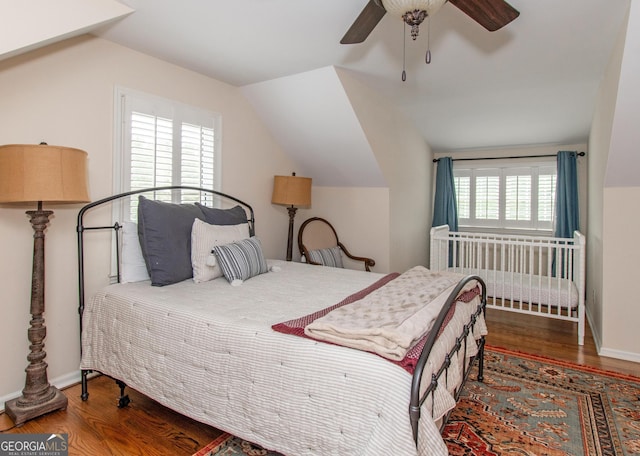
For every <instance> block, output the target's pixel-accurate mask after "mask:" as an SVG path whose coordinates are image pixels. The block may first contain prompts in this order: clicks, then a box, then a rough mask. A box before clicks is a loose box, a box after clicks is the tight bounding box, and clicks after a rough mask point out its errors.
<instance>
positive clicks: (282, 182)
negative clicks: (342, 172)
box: [271, 173, 311, 261]
mask: <svg viewBox="0 0 640 456" xmlns="http://www.w3.org/2000/svg"><path fill="white" fill-rule="evenodd" d="M271 203H273V204H280V205H282V206H288V207H287V210H288V212H289V237H288V238H287V261H291V258H292V257H293V219H294V217H295V216H296V211H297V210H298V208H297V207H296V206H311V178H310V177H297V176H296V173H292V174H291V176H274V177H273V195H272V197H271Z"/></svg>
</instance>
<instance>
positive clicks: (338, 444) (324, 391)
mask: <svg viewBox="0 0 640 456" xmlns="http://www.w3.org/2000/svg"><path fill="white" fill-rule="evenodd" d="M158 190H159V189H149V190H140V191H135V192H127V193H124V194H120V195H114V196H112V197H109V198H105V199H103V200H100V201H96V202H94V203H90V204H89V205H87V206H85V207H84V208H82V209H81V211H80V212H79V214H78V227H77V231H78V261H79V268H78V270H79V300H80V303H79V312H80V325H81V350H82V359H81V366H80V367H81V371H82V398H83V400H88V399H89V392H88V386H89V382H88V381H87V378H88V375H89V374H90V373H92V372H97V373H101V374H104V375H108V376H110V377H112V378H114V379H115V380H116V381H117V382H118V383H119V384H120V385H121V387H122V388H123V392H122V395H121V398H120V405H121V406H126V404H127V401H128V399H127V398H126V395H125V394H124V386H125V385H126V386H128V387H131V388H133V389H135V390H138V391H140V392H141V393H143V394H145V395H147V396H149V397H151V398H152V399H154V400H156V401H158V402H159V403H161V404H163V405H165V406H167V407H169V408H172V409H174V410H176V411H178V412H179V413H182V414H184V415H186V416H189V417H191V418H193V419H196V420H198V421H201V422H204V423H207V424H210V425H212V426H214V427H216V428H218V429H221V430H224V431H226V432H230V433H232V434H234V435H237V436H239V437H241V438H244V439H246V440H249V441H252V442H254V443H257V444H259V445H261V446H263V447H265V448H268V449H271V450H274V451H278V452H280V453H283V454H286V455H298V454H299V455H312V454H313V455H330V454H334V455H345V454H349V455H372V456H373V455H380V454H389V453H390V452H392V453H393V454H397V455H446V454H447V449H446V446H445V444H444V442H443V440H442V438H441V436H440V430H441V427H442V426H443V425H444V422H445V421H446V417H447V416H448V413H449V412H450V410H451V409H452V408H453V407H454V406H455V401H456V399H457V394H458V393H459V391H460V389H461V386H462V384H463V382H464V381H465V380H466V378H467V377H468V374H469V371H470V369H469V366H470V363H471V362H473V360H474V359H478V360H479V364H480V371H479V372H480V374H479V378H480V379H482V369H481V367H482V362H481V361H482V353H483V348H484V335H485V334H486V326H485V323H484V305H485V302H486V299H485V293H484V283H483V281H482V279H481V278H480V277H477V276H461V275H459V274H451V273H446V272H444V273H443V272H433V271H429V270H428V269H426V268H423V267H416V268H411V269H410V270H409V271H405V272H403V273H402V274H397V273H396V274H377V273H371V272H369V273H368V272H362V271H354V270H349V269H339V268H330V267H324V266H313V265H307V264H302V263H294V262H284V261H278V260H264V261H265V267H266V272H263V273H259V274H256V275H254V276H251V277H249V278H242V279H238V278H235V279H234V278H233V274H232V275H231V276H232V277H227V276H226V271H224V268H223V263H224V261H223V259H224V254H226V253H229V250H228V249H229V248H230V247H234V248H235V247H236V246H238V245H241V244H242V243H243V242H245V241H246V239H242V240H239V241H233V242H230V243H228V244H219V245H216V246H215V247H214V249H213V250H215V251H216V255H215V256H216V258H217V259H218V261H219V266H220V267H221V269H223V271H222V273H223V275H222V276H221V277H215V278H210V279H209V280H200V281H197V280H196V276H197V275H198V274H197V273H196V269H194V270H193V271H194V277H191V278H187V279H184V280H180V281H177V282H175V283H171V284H165V285H164V286H151V283H153V282H154V280H155V278H154V276H153V275H152V277H151V279H150V280H137V281H123V280H122V276H123V273H124V272H125V271H121V270H120V268H121V265H122V264H123V260H124V259H123V258H121V257H120V255H121V254H120V253H118V254H117V255H115V257H116V259H117V260H116V267H115V268H116V270H117V271H116V273H115V277H116V278H119V283H118V279H116V282H117V283H113V284H110V285H107V286H105V287H103V288H101V289H99V290H98V291H96V292H95V293H93V292H91V295H92V297H91V299H88V298H87V299H86V298H85V293H87V286H86V283H85V282H86V280H87V278H86V277H85V262H86V258H87V256H88V255H89V253H88V251H87V250H89V249H88V248H87V247H88V244H96V243H95V242H89V243H88V242H87V239H85V238H86V237H87V236H93V234H91V233H94V232H97V231H101V230H109V231H111V232H113V235H112V236H113V238H114V242H113V244H114V245H115V246H117V248H116V250H117V251H120V250H122V248H121V247H122V244H123V243H124V242H123V241H124V234H123V231H124V230H123V226H124V225H123V224H121V223H118V222H116V223H114V224H113V225H110V224H104V225H103V224H100V223H98V224H97V225H95V226H93V225H91V224H90V223H89V222H87V221H86V220H85V217H86V216H87V213H88V212H90V211H92V210H93V209H94V208H98V207H101V206H103V205H105V204H112V203H114V202H116V201H119V200H120V199H124V198H131V197H132V196H133V197H135V196H138V195H139V194H142V193H157V192H158ZM162 190H163V191H167V190H168V191H171V192H175V191H185V190H188V191H195V192H198V193H200V194H206V199H209V198H212V197H215V199H216V201H217V199H222V200H229V199H230V198H231V199H230V200H231V201H232V202H233V203H234V204H238V205H240V206H242V207H243V209H244V210H245V211H246V214H247V216H246V219H245V221H244V223H243V224H247V225H248V231H249V236H250V237H249V239H254V238H255V228H254V219H253V210H252V209H251V207H250V206H249V205H247V204H246V203H243V202H242V201H240V200H238V199H235V198H232V197H229V196H228V195H224V194H221V193H218V192H214V191H210V190H203V189H195V188H191V187H179V188H178V187H166V188H163V189H162ZM166 204H170V203H166ZM213 204H214V206H218V203H217V202H215V203H213ZM218 207H219V206H218ZM219 210H220V211H225V210H228V209H219ZM234 210H235V207H234ZM87 219H90V217H87ZM145 223H146V222H145ZM196 224H197V222H196V221H194V222H193V225H194V227H195V225H196ZM213 226H214V227H216V225H215V224H213ZM233 226H236V225H230V226H229V227H228V230H234V229H235V228H232V227H233ZM215 229H218V227H216V228H215ZM146 237H148V233H146V234H145V235H144V236H142V235H141V237H140V243H141V245H142V246H143V247H142V250H144V249H145V247H144V242H145V241H144V239H145V238H146ZM195 240H196V238H195V237H194V238H192V241H193V243H192V245H191V247H193V250H194V252H195V251H196V250H197V245H198V244H197V242H195ZM242 245H244V244H242ZM167 248H168V249H169V250H170V248H169V247H167ZM209 248H210V247H209ZM225 249H227V250H225ZM218 250H222V254H221V255H218V253H219V252H218ZM146 254H149V252H146V253H145V254H143V256H145V255H146ZM210 260H211V258H208V260H207V261H210ZM127 268H129V267H127ZM129 269H130V268H129ZM127 274H128V273H127ZM124 275H126V274H124ZM200 275H201V274H200ZM229 279H231V280H229ZM411 280H413V281H415V280H418V281H419V282H416V283H419V285H418V286H417V287H415V286H414V290H415V289H417V288H420V287H425V290H427V289H429V291H427V292H425V293H426V294H429V293H431V294H432V295H433V296H435V297H436V299H435V300H434V303H433V304H430V305H429V306H425V307H424V309H429V310H428V311H427V313H428V314H430V315H431V317H430V318H428V319H424V322H423V321H422V320H421V323H420V324H418V323H414V324H413V326H416V327H419V326H422V325H424V326H425V328H426V327H427V326H432V327H431V329H430V331H424V329H425V328H423V330H422V332H423V333H424V334H423V335H421V336H420V337H419V338H418V339H416V340H417V343H415V344H414V345H413V346H412V347H411V348H408V354H407V356H405V357H404V358H402V357H401V356H398V355H394V356H396V358H397V359H391V358H393V356H391V357H390V356H388V355H387V354H385V355H384V356H383V355H381V354H379V353H375V350H372V351H365V350H363V349H354V348H351V347H349V346H345V344H346V345H348V343H345V344H342V343H340V342H337V341H336V340H335V339H330V338H329V339H324V340H320V339H322V337H321V336H320V335H318V334H316V333H311V332H310V334H311V335H309V334H306V332H307V330H309V331H311V328H314V329H316V330H318V331H319V332H322V330H323V325H324V326H330V327H335V326H334V325H338V326H337V327H338V328H339V329H340V328H341V327H340V326H339V323H340V319H341V318H342V319H343V321H346V322H347V323H350V322H351V321H352V320H351V319H350V318H351V315H352V314H353V312H354V311H353V310H352V309H354V308H357V307H358V306H361V307H362V306H364V305H365V304H363V303H366V305H371V304H372V303H373V305H378V304H380V303H381V302H382V303H384V305H386V306H389V305H391V306H393V305H394V303H389V302H388V301H389V299H388V296H389V295H391V296H398V295H397V293H398V292H399V290H401V289H402V287H401V285H397V284H402V283H403V281H405V282H404V283H405V286H406V283H411ZM407 281H409V282H407ZM123 282H127V283H123ZM427 284H429V286H428V287H427ZM429 287H431V288H429ZM433 287H435V288H433ZM438 287H439V288H438ZM385 296H386V297H385ZM398 299H399V300H401V301H402V300H403V299H405V297H404V296H403V295H401V296H400V297H399V298H398ZM403 302H404V301H403ZM434 306H435V307H434ZM364 308H365V310H367V309H369V310H370V308H367V307H364ZM341 312H342V315H340V314H341ZM422 312H425V311H424V310H420V311H419V312H416V313H422ZM365 313H367V312H365ZM336 315H337V316H336ZM425 315H426V314H425ZM360 316H361V315H360ZM330 317H332V318H333V320H332V319H331V318H330ZM423 317H424V315H423ZM327 318H328V320H327ZM345 318H347V320H344V319H345ZM407 321H409V322H411V321H415V320H414V319H413V318H412V319H411V320H407ZM301 322H304V324H303V325H301ZM402 324H403V325H404V324H405V323H404V322H403V323H402ZM301 328H303V330H304V332H305V334H297V331H300V329H301ZM376 328H378V327H376ZM405 329H406V328H405V326H402V331H403V332H405ZM338 332H339V331H338ZM373 332H374V333H375V336H376V337H378V336H379V335H380V334H379V333H378V329H376V330H375V331H373ZM334 335H335V334H334ZM355 339H358V340H359V339H361V335H360V334H359V333H358V335H357V337H355ZM381 345H384V344H381ZM394 350H395V348H394ZM392 351H393V350H392ZM394 353H395V352H394ZM409 355H410V356H409ZM408 358H411V359H410V362H407V359H408Z"/></svg>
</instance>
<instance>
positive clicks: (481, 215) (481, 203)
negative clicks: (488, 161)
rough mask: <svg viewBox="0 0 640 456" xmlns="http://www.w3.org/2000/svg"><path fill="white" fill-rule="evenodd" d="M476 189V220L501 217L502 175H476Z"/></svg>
mask: <svg viewBox="0 0 640 456" xmlns="http://www.w3.org/2000/svg"><path fill="white" fill-rule="evenodd" d="M475 190H476V192H475V208H476V210H475V214H476V220H498V219H499V218H500V177H499V176H476V185H475Z"/></svg>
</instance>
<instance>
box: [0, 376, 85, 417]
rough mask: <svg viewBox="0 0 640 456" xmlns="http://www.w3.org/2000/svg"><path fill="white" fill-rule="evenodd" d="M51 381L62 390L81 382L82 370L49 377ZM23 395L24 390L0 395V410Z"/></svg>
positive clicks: (2, 410)
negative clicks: (5, 404)
mask: <svg viewBox="0 0 640 456" xmlns="http://www.w3.org/2000/svg"><path fill="white" fill-rule="evenodd" d="M49 383H50V384H52V385H53V386H55V387H56V388H58V389H60V390H61V389H64V388H66V387H68V386H71V385H75V384H76V383H80V371H79V370H77V371H75V372H70V373H68V374H65V375H62V376H60V377H56V378H54V379H49ZM21 395H22V390H20V391H16V392H14V393H10V394H7V395H6V396H3V397H0V407H2V408H1V409H0V412H4V403H5V402H7V401H10V400H11V399H15V398H17V397H20V396H21Z"/></svg>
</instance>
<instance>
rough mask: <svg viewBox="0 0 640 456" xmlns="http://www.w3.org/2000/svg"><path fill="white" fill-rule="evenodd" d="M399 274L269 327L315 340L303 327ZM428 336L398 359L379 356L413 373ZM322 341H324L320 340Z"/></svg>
mask: <svg viewBox="0 0 640 456" xmlns="http://www.w3.org/2000/svg"><path fill="white" fill-rule="evenodd" d="M399 275H400V274H399V273H397V272H393V273H391V274H387V275H386V276H384V277H382V278H381V279H379V280H378V281H376V282H374V283H373V284H371V285H369V286H368V287H367V288H364V289H362V290H360V291H358V292H356V293H354V294H352V295H350V296H347V297H346V298H345V299H343V300H342V301H340V302H339V303H337V304H334V305H332V306H329V307H327V308H326V309H322V310H319V311H317V312H314V313H312V314H309V315H305V316H304V317H300V318H295V319H293V320H289V321H285V322H282V323H278V324H275V325H273V326H272V327H271V328H272V329H273V330H274V331H278V332H281V333H284V334H293V335H294V336H300V337H304V338H306V339H312V340H316V339H313V338H312V337H309V336H307V335H306V334H305V333H304V328H305V327H306V326H307V325H308V324H310V323H311V322H313V321H315V320H316V319H318V318H320V317H323V316H325V315H326V314H328V313H329V312H331V311H332V310H334V309H337V308H339V307H342V306H345V305H347V304H351V303H353V302H355V301H359V300H360V299H362V298H364V297H365V296H367V295H368V294H369V293H371V292H372V291H374V290H377V289H378V288H380V287H382V286H384V285H386V284H387V283H389V282H391V281H392V280H393V279H395V278H396V277H398V276H399ZM479 294H480V287H479V286H476V287H475V288H473V289H472V290H469V291H466V292H464V293H461V294H460V295H459V296H458V299H457V300H456V301H461V302H470V301H471V300H472V299H473V298H475V297H476V296H478V295H479ZM455 309H456V303H455V302H454V303H453V305H452V306H451V308H450V309H449V312H447V316H446V318H445V320H444V322H443V324H442V326H441V327H440V329H439V330H438V336H440V334H441V333H442V331H443V330H444V328H446V326H447V325H448V324H449V322H450V321H451V319H452V318H453V314H454V312H455ZM428 336H429V333H427V334H425V335H424V336H423V337H422V338H421V339H420V340H419V341H418V343H417V344H415V345H414V346H413V347H412V348H411V349H410V350H409V351H408V352H407V355H406V356H405V357H404V358H403V359H402V360H400V361H395V360H391V359H388V358H384V357H382V356H381V358H383V359H386V360H387V361H389V362H391V363H394V364H397V365H398V366H400V367H402V368H403V369H404V370H406V371H407V372H409V373H410V374H412V375H413V372H414V371H415V369H416V364H417V363H418V358H420V354H421V353H422V349H423V348H424V344H425V342H426V341H427V337H428ZM321 342H324V341H321ZM324 343H330V342H324Z"/></svg>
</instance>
